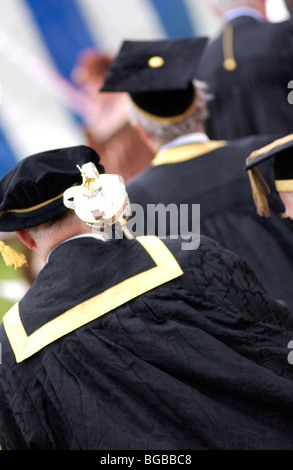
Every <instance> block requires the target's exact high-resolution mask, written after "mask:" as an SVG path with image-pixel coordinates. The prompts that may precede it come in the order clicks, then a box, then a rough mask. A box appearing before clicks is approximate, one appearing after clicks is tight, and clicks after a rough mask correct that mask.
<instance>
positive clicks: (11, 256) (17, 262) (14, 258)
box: [0, 241, 28, 269]
mask: <svg viewBox="0 0 293 470" xmlns="http://www.w3.org/2000/svg"><path fill="white" fill-rule="evenodd" d="M0 253H1V255H2V256H3V259H4V262H5V264H6V266H10V267H13V268H14V269H18V268H23V267H25V266H28V264H27V260H26V257H25V255H24V254H23V253H18V252H17V251H15V250H14V249H13V248H11V246H8V245H6V243H4V242H3V241H0Z"/></svg>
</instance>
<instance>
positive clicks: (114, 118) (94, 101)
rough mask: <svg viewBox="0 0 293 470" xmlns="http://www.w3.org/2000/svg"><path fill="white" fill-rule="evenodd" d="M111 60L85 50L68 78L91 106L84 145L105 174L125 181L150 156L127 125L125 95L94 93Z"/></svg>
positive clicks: (146, 148) (142, 166) (140, 167)
mask: <svg viewBox="0 0 293 470" xmlns="http://www.w3.org/2000/svg"><path fill="white" fill-rule="evenodd" d="M112 60H113V59H112V57H110V56H109V55H108V54H106V53H103V52H101V51H97V50H85V51H83V52H82V53H81V54H80V56H79V57H78V60H77V63H76V66H75V68H74V69H73V71H72V78H73V80H74V81H75V83H76V84H78V85H79V86H80V87H81V88H82V90H83V91H84V92H85V93H86V94H87V95H88V97H89V98H90V102H91V105H92V106H91V108H90V110H89V112H88V115H87V120H86V125H85V128H84V132H85V135H86V138H87V143H88V145H89V146H90V147H91V148H94V149H95V150H96V151H97V152H98V153H99V155H100V156H101V162H102V164H103V165H104V167H105V169H106V171H107V173H114V174H119V175H121V176H122V177H123V178H124V181H128V180H129V179H130V178H131V177H133V176H134V175H136V174H137V173H139V172H140V171H141V170H142V169H143V168H145V167H146V166H147V165H148V164H149V162H150V161H151V159H152V157H153V154H152V153H151V150H150V149H149V147H147V146H146V145H145V143H144V142H143V141H142V140H141V138H140V136H139V135H138V133H137V132H136V130H135V129H134V128H133V127H132V126H131V125H130V124H129V122H128V115H127V105H126V96H125V93H115V94H114V93H108V94H107V95H105V94H101V93H98V91H99V89H100V88H101V86H102V83H103V80H104V78H105V75H106V73H107V72H108V70H109V67H110V65H111V63H112Z"/></svg>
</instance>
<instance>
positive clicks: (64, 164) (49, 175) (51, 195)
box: [0, 145, 105, 232]
mask: <svg viewBox="0 0 293 470" xmlns="http://www.w3.org/2000/svg"><path fill="white" fill-rule="evenodd" d="M99 161H100V157H99V155H98V154H97V153H96V152H95V151H94V150H93V149H91V148H89V147H87V146H84V145H80V146H75V147H67V148H61V149H56V150H48V151H46V152H42V153H38V154H35V155H31V156H29V157H26V158H24V159H22V160H20V162H19V163H18V164H17V165H16V166H15V167H14V168H12V169H11V170H10V171H9V172H8V173H7V174H6V176H4V178H2V180H1V181H0V231H2V232H14V231H17V230H23V229H27V228H30V227H33V226H36V225H39V224H41V223H43V222H46V221H48V220H50V219H52V218H54V217H57V216H58V215H61V214H62V213H64V212H65V211H67V210H68V209H67V207H65V206H64V204H63V197H62V196H63V192H64V191H65V190H66V189H67V188H69V187H71V186H73V185H75V184H81V183H82V175H81V172H80V169H79V168H78V167H77V165H78V166H79V167H81V166H82V165H83V164H85V163H88V162H93V163H94V164H95V165H96V167H97V169H98V171H99V172H100V173H104V172H105V171H104V168H103V166H102V165H100V164H99Z"/></svg>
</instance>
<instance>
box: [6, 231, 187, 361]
mask: <svg viewBox="0 0 293 470" xmlns="http://www.w3.org/2000/svg"><path fill="white" fill-rule="evenodd" d="M136 240H137V241H138V242H139V243H140V244H141V245H142V246H143V247H144V248H145V250H146V251H147V252H148V254H149V255H150V257H151V258H152V259H153V261H154V262H155V264H156V266H155V267H153V268H150V269H148V270H146V271H144V272H141V273H139V274H136V275H135V276H132V277H130V278H128V279H126V280H124V281H122V282H120V283H119V284H117V285H115V286H113V287H110V288H109V289H107V290H105V291H104V292H102V293H101V294H98V295H96V296H94V297H92V298H91V299H89V300H86V301H85V302H82V303H81V304H79V305H76V306H75V307H73V308H71V309H70V310H67V311H66V312H64V313H62V314H61V315H59V316H58V317H56V318H54V319H53V320H51V321H49V322H48V323H46V324H44V325H43V326H41V327H40V328H39V329H38V330H36V331H34V332H33V333H32V334H30V335H29V336H27V334H26V331H25V329H24V327H23V324H22V321H21V318H20V315H19V308H18V307H19V304H18V303H17V304H15V305H14V306H13V307H12V308H11V309H10V310H9V311H8V312H7V313H6V315H5V316H4V318H3V324H4V328H5V331H6V334H7V337H8V339H9V342H10V345H11V347H12V350H13V352H14V355H15V359H16V362H22V361H23V360H25V359H27V358H28V357H30V356H32V355H33V354H35V353H37V352H38V351H40V350H41V349H42V348H44V347H45V346H47V345H48V344H50V343H53V342H54V341H56V340H57V339H59V338H61V337H62V336H65V335H66V334H68V333H70V332H72V331H74V330H76V329H77V328H79V327H81V326H83V325H86V324H87V323H89V322H91V321H93V320H95V319H97V318H99V317H100V316H102V315H104V314H105V313H108V312H110V311H111V310H113V309H115V308H117V307H119V306H120V305H123V304H125V303H126V302H129V301H130V300H132V299H134V298H135V297H137V296H139V295H141V294H144V293H145V292H147V291H149V290H151V289H154V288H155V287H158V286H160V285H162V284H164V283H166V282H168V281H171V280H172V279H175V278H176V277H179V276H181V275H182V274H183V271H182V269H181V268H180V266H179V264H178V262H177V261H176V259H175V258H174V256H173V255H172V253H171V252H170V251H169V249H168V248H167V246H166V245H165V244H164V243H163V242H162V241H161V240H160V239H159V238H157V237H155V236H147V237H137V238H136Z"/></svg>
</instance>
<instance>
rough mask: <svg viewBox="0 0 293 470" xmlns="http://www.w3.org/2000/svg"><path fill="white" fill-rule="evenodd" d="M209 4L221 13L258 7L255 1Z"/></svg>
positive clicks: (229, 0) (225, 0)
mask: <svg viewBox="0 0 293 470" xmlns="http://www.w3.org/2000/svg"><path fill="white" fill-rule="evenodd" d="M211 2H212V3H213V4H214V6H215V7H216V8H217V9H218V10H219V11H220V12H221V13H225V12H226V11H228V10H231V9H232V8H239V7H248V8H256V7H257V5H258V1H257V0H211Z"/></svg>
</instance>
